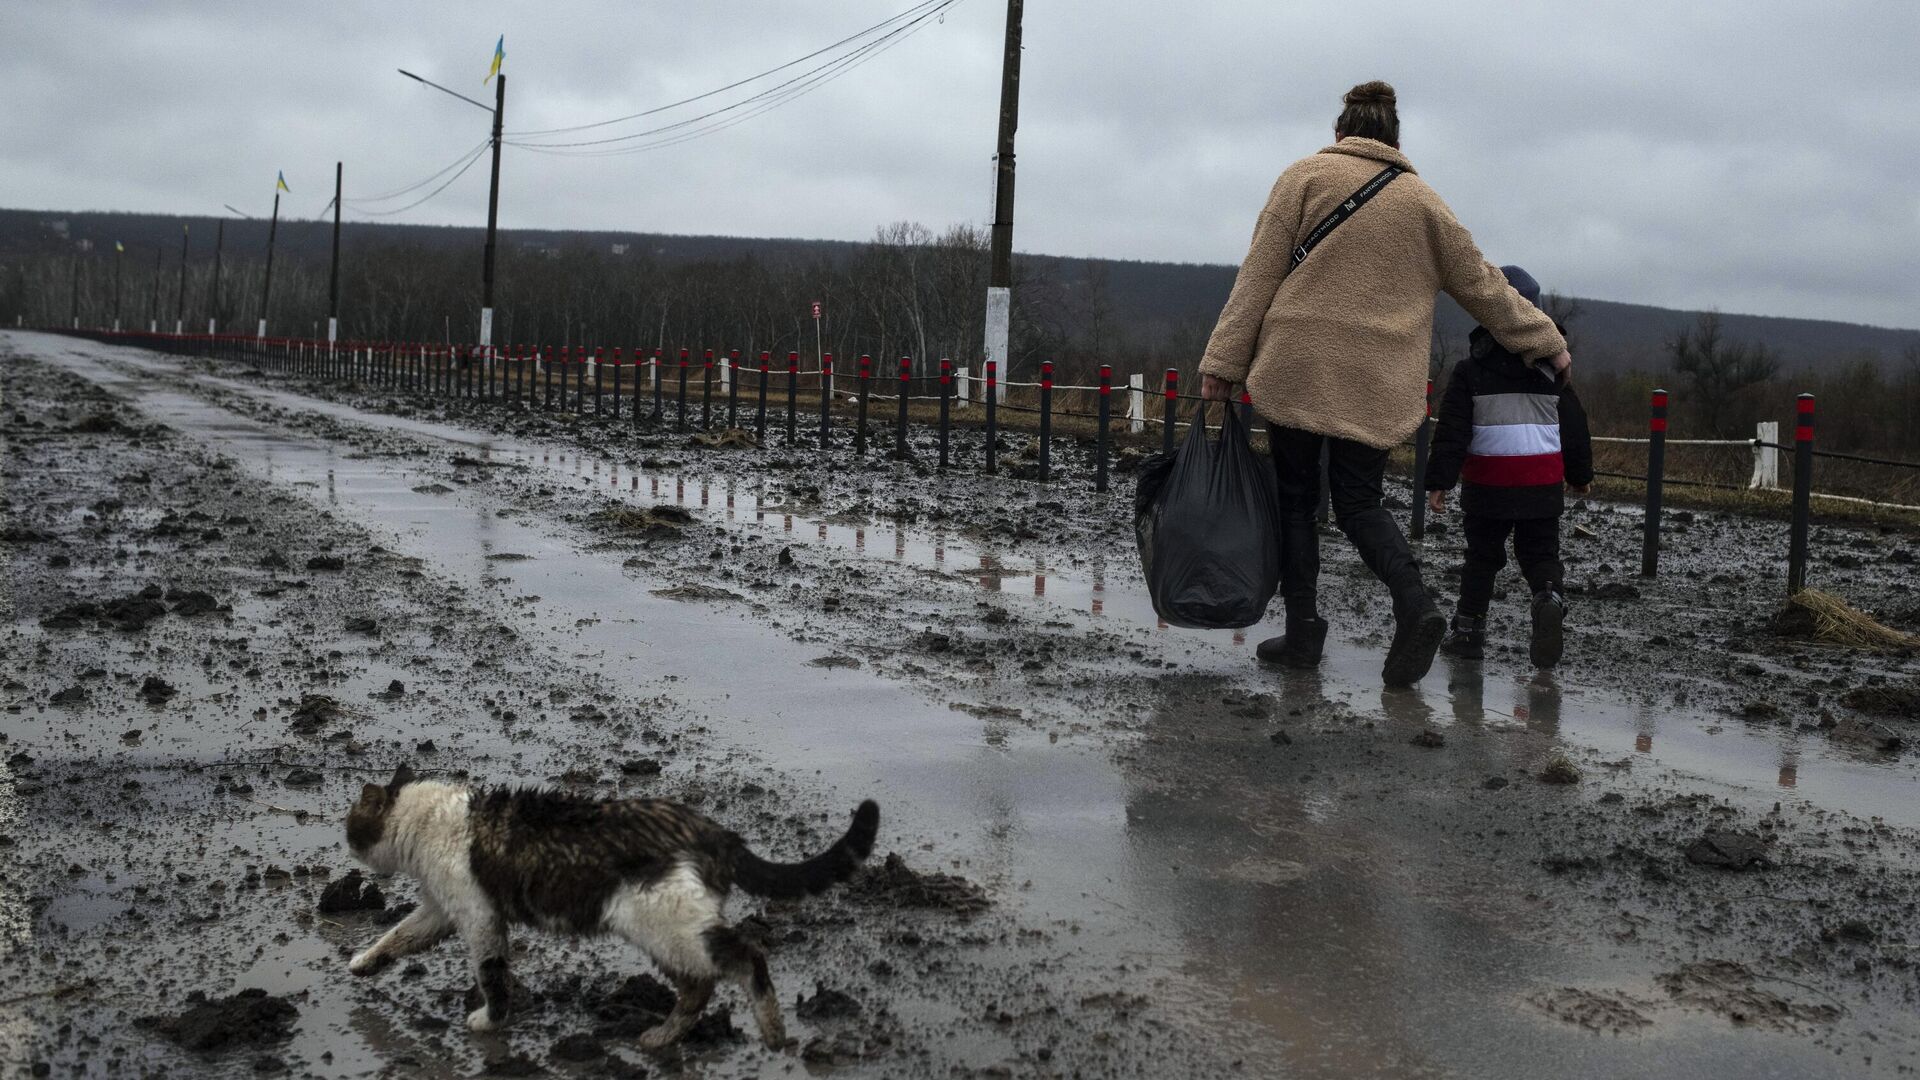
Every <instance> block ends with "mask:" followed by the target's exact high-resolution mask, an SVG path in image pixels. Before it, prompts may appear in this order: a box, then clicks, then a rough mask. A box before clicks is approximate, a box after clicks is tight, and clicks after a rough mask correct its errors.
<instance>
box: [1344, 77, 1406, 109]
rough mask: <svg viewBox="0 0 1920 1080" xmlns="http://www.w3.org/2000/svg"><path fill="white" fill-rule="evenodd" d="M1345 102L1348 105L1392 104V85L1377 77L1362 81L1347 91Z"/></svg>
mask: <svg viewBox="0 0 1920 1080" xmlns="http://www.w3.org/2000/svg"><path fill="white" fill-rule="evenodd" d="M1345 103H1346V104H1348V105H1374V104H1381V105H1392V104H1393V103H1394V97H1393V87H1391V86H1389V85H1387V84H1386V83H1384V82H1381V81H1380V80H1379V79H1375V80H1373V81H1372V82H1363V83H1361V84H1360V85H1359V86H1356V87H1354V88H1353V89H1351V90H1349V91H1347V96H1346V99H1345Z"/></svg>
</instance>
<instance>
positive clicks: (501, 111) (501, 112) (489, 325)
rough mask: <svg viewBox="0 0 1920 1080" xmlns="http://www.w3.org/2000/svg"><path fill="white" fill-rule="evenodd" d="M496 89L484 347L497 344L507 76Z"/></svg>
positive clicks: (484, 272) (482, 291)
mask: <svg viewBox="0 0 1920 1080" xmlns="http://www.w3.org/2000/svg"><path fill="white" fill-rule="evenodd" d="M494 82H496V83H497V84H498V85H496V86H495V87H494V88H493V183H492V184H491V185H490V186H488V188H487V252H486V265H485V266H484V267H483V268H482V270H481V275H480V345H481V347H482V348H483V349H484V348H486V347H488V346H491V345H492V344H493V251H494V233H495V231H496V230H497V229H498V228H499V225H500V126H501V123H502V121H503V120H504V118H505V117H506V114H507V77H506V76H505V75H496V76H494Z"/></svg>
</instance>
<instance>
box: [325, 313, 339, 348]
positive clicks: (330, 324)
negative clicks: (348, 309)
mask: <svg viewBox="0 0 1920 1080" xmlns="http://www.w3.org/2000/svg"><path fill="white" fill-rule="evenodd" d="M339 340H340V320H339V319H336V318H334V317H333V316H331V315H329V316H327V344H329V345H331V344H333V343H334V342H336V341H339Z"/></svg>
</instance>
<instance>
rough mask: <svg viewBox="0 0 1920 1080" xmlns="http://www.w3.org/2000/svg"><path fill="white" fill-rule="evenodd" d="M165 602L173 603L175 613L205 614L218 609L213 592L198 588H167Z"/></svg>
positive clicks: (187, 614) (188, 614) (186, 614)
mask: <svg viewBox="0 0 1920 1080" xmlns="http://www.w3.org/2000/svg"><path fill="white" fill-rule="evenodd" d="M167 602H168V603H170V604H172V605H173V613H174V614H175V615H185V616H193V615H205V614H206V613H208V612H210V611H218V610H220V602H219V601H218V600H215V599H214V598H213V594H212V593H208V592H202V591H200V590H199V589H185V590H183V589H169V590H167Z"/></svg>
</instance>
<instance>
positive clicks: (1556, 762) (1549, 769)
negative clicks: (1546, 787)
mask: <svg viewBox="0 0 1920 1080" xmlns="http://www.w3.org/2000/svg"><path fill="white" fill-rule="evenodd" d="M1540 782H1541V783H1543V784H1577V783H1579V782H1580V770H1579V769H1578V768H1577V767H1576V766H1575V765H1574V764H1573V762H1572V761H1570V760H1568V759H1567V756H1566V755H1565V754H1555V755H1553V756H1552V757H1550V758H1548V759H1547V765H1546V768H1544V769H1541V770H1540Z"/></svg>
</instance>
